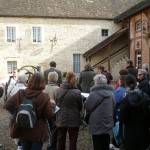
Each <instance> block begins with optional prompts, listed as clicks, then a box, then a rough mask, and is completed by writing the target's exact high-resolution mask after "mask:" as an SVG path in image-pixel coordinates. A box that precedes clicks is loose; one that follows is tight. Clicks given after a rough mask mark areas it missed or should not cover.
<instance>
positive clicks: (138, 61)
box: [135, 50, 142, 69]
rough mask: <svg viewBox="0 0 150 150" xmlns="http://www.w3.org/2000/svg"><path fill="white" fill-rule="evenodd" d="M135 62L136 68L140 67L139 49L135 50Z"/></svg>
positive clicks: (140, 55) (140, 54) (140, 53)
mask: <svg viewBox="0 0 150 150" xmlns="http://www.w3.org/2000/svg"><path fill="white" fill-rule="evenodd" d="M135 62H136V63H135V64H136V67H137V68H138V69H141V68H142V52H141V50H137V51H135Z"/></svg>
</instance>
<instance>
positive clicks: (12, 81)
mask: <svg viewBox="0 0 150 150" xmlns="http://www.w3.org/2000/svg"><path fill="white" fill-rule="evenodd" d="M17 79H18V69H17V68H14V69H13V72H12V76H10V77H9V79H7V81H6V82H5V81H4V82H5V83H3V86H4V101H5V102H6V101H7V99H8V97H7V96H8V94H9V93H10V91H11V90H12V89H13V88H14V86H15V84H16V83H17Z"/></svg>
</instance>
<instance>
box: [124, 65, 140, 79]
mask: <svg viewBox="0 0 150 150" xmlns="http://www.w3.org/2000/svg"><path fill="white" fill-rule="evenodd" d="M126 69H127V70H128V73H129V74H132V75H134V76H135V77H136V78H137V74H138V70H137V69H135V68H134V66H128V67H126Z"/></svg>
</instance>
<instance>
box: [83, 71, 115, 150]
mask: <svg viewBox="0 0 150 150" xmlns="http://www.w3.org/2000/svg"><path fill="white" fill-rule="evenodd" d="M94 84H95V85H94V86H93V87H92V88H91V91H90V95H89V97H88V98H87V100H86V101H85V102H84V107H85V109H86V110H87V111H88V112H89V113H90V118H89V132H90V133H91V134H92V140H93V147H94V150H109V144H110V133H112V130H113V127H114V119H113V115H114V108H115V96H114V87H113V86H112V85H109V84H107V79H106V77H105V75H103V74H98V75H96V76H95V77H94Z"/></svg>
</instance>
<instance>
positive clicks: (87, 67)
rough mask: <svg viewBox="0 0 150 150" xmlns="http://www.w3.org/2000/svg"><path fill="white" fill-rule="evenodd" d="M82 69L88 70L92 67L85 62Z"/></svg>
mask: <svg viewBox="0 0 150 150" xmlns="http://www.w3.org/2000/svg"><path fill="white" fill-rule="evenodd" d="M84 69H85V70H89V69H92V67H91V65H90V64H89V63H86V64H85V65H84Z"/></svg>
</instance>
